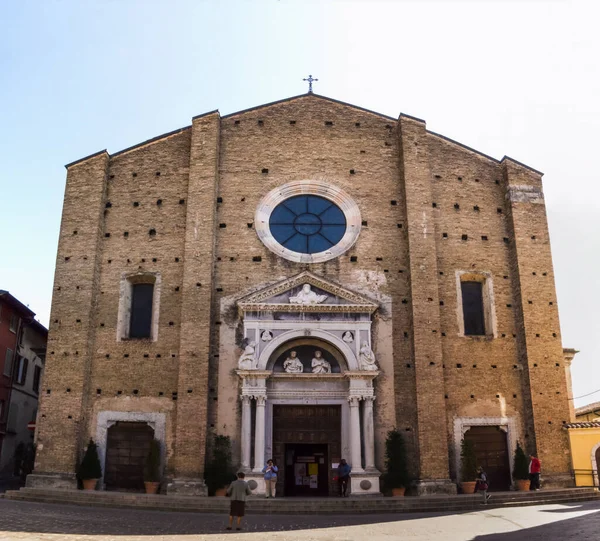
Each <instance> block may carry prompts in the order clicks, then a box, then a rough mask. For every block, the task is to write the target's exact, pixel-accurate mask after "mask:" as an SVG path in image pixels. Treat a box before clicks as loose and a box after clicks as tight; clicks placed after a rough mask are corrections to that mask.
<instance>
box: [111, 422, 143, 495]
mask: <svg viewBox="0 0 600 541" xmlns="http://www.w3.org/2000/svg"><path fill="white" fill-rule="evenodd" d="M153 438H154V430H152V428H150V427H149V426H148V425H147V424H146V423H128V422H118V423H116V424H114V425H113V426H111V427H110V428H109V429H108V435H107V439H106V466H105V472H104V483H105V484H106V489H107V490H122V491H138V490H139V491H143V490H144V465H145V463H146V457H147V456H148V452H149V451H150V442H151V441H152V439H153Z"/></svg>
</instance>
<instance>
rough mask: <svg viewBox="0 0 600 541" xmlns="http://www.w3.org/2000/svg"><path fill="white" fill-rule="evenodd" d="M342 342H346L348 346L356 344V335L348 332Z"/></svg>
mask: <svg viewBox="0 0 600 541" xmlns="http://www.w3.org/2000/svg"><path fill="white" fill-rule="evenodd" d="M342 340H343V341H344V342H346V344H351V343H352V342H354V335H353V334H352V333H351V332H350V331H346V332H345V333H344V334H343V336H342Z"/></svg>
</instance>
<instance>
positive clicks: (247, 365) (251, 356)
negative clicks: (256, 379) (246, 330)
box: [238, 342, 256, 370]
mask: <svg viewBox="0 0 600 541" xmlns="http://www.w3.org/2000/svg"><path fill="white" fill-rule="evenodd" d="M255 350H256V342H248V345H247V346H246V348H245V349H244V353H242V354H241V355H240V358H239V360H238V368H239V369H240V370H254V369H255V368H256V358H255Z"/></svg>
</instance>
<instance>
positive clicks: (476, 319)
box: [460, 282, 485, 336]
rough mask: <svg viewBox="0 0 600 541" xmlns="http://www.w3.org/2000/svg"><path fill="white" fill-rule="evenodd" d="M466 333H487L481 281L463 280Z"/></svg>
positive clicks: (481, 334) (461, 285)
mask: <svg viewBox="0 0 600 541" xmlns="http://www.w3.org/2000/svg"><path fill="white" fill-rule="evenodd" d="M460 287H461V291H462V303H463V317H464V319H465V335H471V336H472V335H480V336H483V335H485V319H484V315H483V314H484V312H483V284H482V283H481V282H461V284H460Z"/></svg>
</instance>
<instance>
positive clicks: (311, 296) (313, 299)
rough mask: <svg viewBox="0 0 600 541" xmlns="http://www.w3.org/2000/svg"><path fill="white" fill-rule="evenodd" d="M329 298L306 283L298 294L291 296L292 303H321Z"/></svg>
mask: <svg viewBox="0 0 600 541" xmlns="http://www.w3.org/2000/svg"><path fill="white" fill-rule="evenodd" d="M326 298H327V295H318V294H317V293H315V292H314V291H313V290H312V289H311V288H310V284H304V285H303V286H302V289H301V290H300V292H299V293H298V294H297V295H294V296H291V297H290V303H291V304H319V303H322V302H323V301H324V300H325V299H326Z"/></svg>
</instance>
